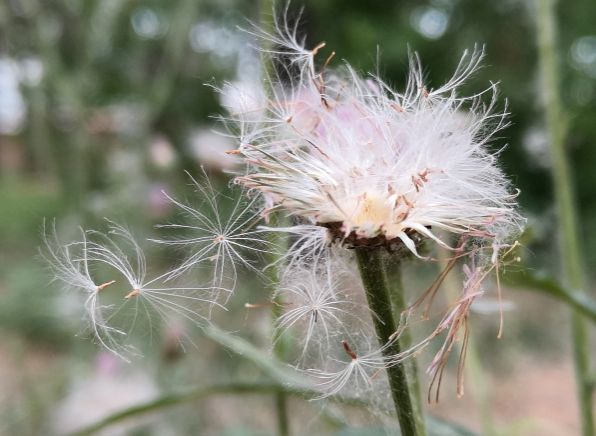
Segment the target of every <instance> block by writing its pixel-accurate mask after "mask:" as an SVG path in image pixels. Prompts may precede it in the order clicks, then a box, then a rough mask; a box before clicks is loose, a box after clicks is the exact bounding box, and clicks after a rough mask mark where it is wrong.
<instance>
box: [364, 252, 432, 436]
mask: <svg viewBox="0 0 596 436" xmlns="http://www.w3.org/2000/svg"><path fill="white" fill-rule="evenodd" d="M355 251H356V258H357V260H358V267H359V268H360V276H361V277H362V282H363V284H364V289H365V290H366V298H367V300H368V305H369V307H370V310H371V311H372V313H373V322H374V324H375V330H376V332H377V338H378V340H379V343H380V344H381V345H385V344H387V343H388V342H389V338H390V337H391V335H392V334H393V333H395V331H396V325H395V320H394V318H393V312H392V308H391V301H390V300H389V291H388V284H387V276H386V273H385V268H384V265H383V253H382V252H381V250H378V249H377V250H368V249H365V248H358V249H356V250H355ZM400 351H401V348H400V344H399V342H398V341H393V342H392V344H391V346H389V347H387V348H385V350H384V355H385V356H391V355H395V354H398V353H399V352H400ZM387 376H388V378H389V386H390V388H391V395H392V396H393V402H394V404H395V411H396V412H397V419H398V421H399V426H400V428H401V434H402V435H403V436H416V435H423V434H424V428H423V426H421V425H420V424H421V423H422V422H423V417H422V416H421V414H420V410H418V408H417V407H415V405H414V404H415V400H413V398H414V396H413V394H412V389H413V388H414V387H415V386H416V383H413V384H412V385H410V384H409V383H408V378H407V374H406V365H405V364H404V363H401V364H398V365H392V366H389V367H388V368H387Z"/></svg>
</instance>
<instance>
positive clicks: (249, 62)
mask: <svg viewBox="0 0 596 436" xmlns="http://www.w3.org/2000/svg"><path fill="white" fill-rule="evenodd" d="M300 5H301V4H300V2H298V1H294V2H293V3H292V8H291V9H292V11H294V10H295V9H298V8H299V6H300ZM262 7H263V5H262V4H260V3H259V2H258V1H256V0H255V1H240V0H218V1H216V0H178V1H165V0H162V1H159V0H134V1H132V0H129V1H127V0H70V1H68V0H53V1H41V0H4V1H3V2H2V3H0V433H2V434H6V435H16V434H18V435H37V434H64V433H66V432H68V431H72V430H74V429H76V428H78V427H77V426H82V425H84V424H91V423H92V422H94V421H96V420H98V419H100V418H101V417H104V416H107V415H108V414H109V413H110V412H115V411H117V410H118V409H119V408H123V407H126V406H130V405H133V404H136V403H140V402H143V401H146V400H149V399H152V398H155V397H156V396H159V395H160V393H163V392H171V391H174V390H176V389H177V388H184V387H187V386H189V385H200V384H201V383H202V382H205V381H208V380H226V379H228V378H230V377H236V378H238V375H240V378H242V379H246V380H250V379H251V378H254V377H255V374H256V372H257V370H256V369H255V368H254V366H253V365H251V363H250V362H244V361H242V360H239V359H237V358H234V357H233V356H231V355H230V353H228V352H226V351H224V350H222V349H221V348H219V347H217V346H216V345H214V344H213V343H211V342H208V341H203V340H202V339H200V338H198V339H197V347H192V346H191V347H189V348H188V349H187V352H186V353H180V348H179V346H178V345H176V341H175V339H174V338H176V337H178V336H179V335H180V334H181V333H180V332H179V331H175V330H176V329H172V328H171V326H170V328H168V327H167V326H162V327H161V328H160V327H158V328H157V330H158V332H157V334H156V336H155V337H154V339H153V344H152V346H151V347H148V351H147V356H146V357H145V358H144V359H141V360H138V361H135V362H134V363H133V364H132V365H127V364H124V363H122V362H118V361H113V360H112V359H111V357H110V356H107V355H105V353H103V352H101V351H100V350H98V349H97V348H96V347H95V346H94V345H93V344H91V342H90V341H88V340H86V339H85V335H84V334H81V335H77V333H81V327H82V323H81V321H80V312H78V311H77V308H76V307H73V306H74V303H73V301H72V299H73V296H72V295H69V294H64V293H63V292H61V290H60V286H59V284H55V283H50V278H51V277H50V276H49V275H48V273H47V271H46V269H45V266H44V265H43V263H42V262H40V260H39V259H38V257H37V247H38V245H39V244H40V229H41V224H42V220H43V218H44V217H46V218H50V219H51V218H54V217H55V218H56V219H57V223H58V228H59V230H60V232H61V233H62V235H63V236H64V238H65V239H68V238H70V237H76V233H77V231H78V230H77V228H78V225H84V226H89V227H94V226H98V225H99V226H101V225H102V219H103V217H105V216H108V217H111V218H114V219H116V220H118V221H120V222H125V223H126V224H128V225H129V226H130V227H131V228H133V229H134V230H135V233H136V234H137V235H141V236H147V235H151V234H153V232H154V230H153V226H154V225H155V224H157V223H163V222H164V221H167V220H168V219H170V218H171V217H172V215H173V211H172V210H171V209H170V207H169V206H168V205H167V203H166V202H164V199H163V197H162V195H161V190H162V189H165V190H167V191H168V192H173V193H179V194H180V195H184V194H185V193H187V194H188V192H190V191H189V190H188V187H187V186H186V180H185V176H184V173H183V170H189V171H190V172H193V173H194V172H197V170H198V168H199V165H201V164H203V165H205V166H206V167H207V168H208V169H209V170H210V172H211V173H212V174H213V176H214V177H215V179H216V180H217V181H216V183H219V185H220V186H221V187H223V186H225V184H226V181H227V176H226V175H225V170H227V169H229V168H230V165H233V163H231V162H230V161H228V160H226V159H227V158H226V157H225V155H224V154H223V153H222V151H223V150H227V149H232V148H234V144H233V143H230V142H229V140H228V139H226V138H224V137H221V136H218V135H217V134H215V133H213V129H216V130H217V129H219V130H222V128H221V126H218V125H217V123H215V122H214V120H213V119H212V117H211V116H212V115H216V114H218V113H221V112H222V109H221V107H220V103H221V102H219V100H218V98H217V96H216V95H215V93H214V92H213V90H212V88H210V87H208V86H205V84H206V83H215V84H219V83H221V82H222V81H223V80H230V81H235V82H240V83H241V82H242V80H243V78H247V77H252V76H253V75H254V74H255V72H257V71H258V69H259V65H258V58H257V57H255V54H254V52H253V51H252V50H251V48H250V44H251V41H250V38H249V37H248V35H246V34H244V33H241V32H239V31H238V30H237V28H236V26H237V25H241V26H244V27H246V26H247V21H246V20H247V19H249V20H253V21H258V20H259V14H260V12H259V11H260V10H261V8H262ZM291 15H295V12H291ZM595 19H596V2H594V1H592V0H576V1H574V2H561V5H560V8H559V9H558V20H559V25H560V34H559V41H558V43H559V49H560V52H559V55H560V67H561V71H562V76H563V81H562V97H563V101H564V104H565V106H566V108H567V110H568V114H569V118H568V120H567V122H568V123H569V124H568V126H569V136H568V139H567V145H568V150H569V153H570V157H571V169H572V176H573V178H574V182H575V188H576V192H577V201H578V205H579V213H580V220H579V222H580V224H581V232H582V245H583V246H582V249H583V260H584V264H585V265H586V266H587V267H588V268H587V271H588V273H589V275H590V277H589V278H590V283H592V282H593V280H594V278H595V273H594V270H593V269H592V268H591V265H594V264H595V262H596V142H595V141H596V140H595V139H594V138H596V122H595V120H596V29H595V27H594V20H595ZM534 21H535V11H534V9H533V3H532V2H528V1H524V0H501V1H493V2H478V1H472V0H434V1H400V2H389V1H384V0H368V1H343V0H309V1H305V2H304V14H303V21H302V24H301V25H300V29H301V31H302V32H304V33H305V34H307V35H308V38H307V41H308V44H307V45H308V46H310V47H312V46H314V45H316V44H317V43H319V42H321V41H325V42H326V43H327V49H329V50H334V51H335V52H336V53H337V58H336V60H335V61H334V62H335V63H336V64H337V63H339V62H341V59H346V60H348V61H349V62H350V63H351V64H352V65H353V66H355V67H356V68H357V69H358V70H361V71H371V70H372V71H376V70H377V66H378V68H379V71H380V74H381V76H382V77H383V78H385V79H386V80H387V81H388V82H389V83H390V84H394V85H396V87H397V88H398V89H399V87H400V86H401V85H403V83H404V80H405V78H406V74H407V54H408V47H409V48H411V49H412V50H414V51H417V52H418V53H419V54H420V56H421V58H422V62H423V65H424V66H425V68H426V71H427V76H428V79H429V82H428V83H429V84H430V86H431V87H432V86H437V85H439V84H440V83H441V82H442V81H444V80H446V79H447V78H448V77H449V76H450V74H451V72H452V71H453V69H454V68H455V66H456V65H457V62H458V60H459V58H460V56H461V53H462V52H463V50H464V49H466V48H472V47H473V45H474V44H475V43H479V44H485V45H486V53H487V56H486V61H485V62H484V67H483V68H482V69H481V70H480V71H479V72H478V73H477V74H476V75H475V76H474V77H473V78H472V80H470V81H469V83H468V84H467V85H466V90H467V91H470V92H478V91H480V90H482V89H484V88H485V87H486V86H487V84H488V83H489V81H499V82H500V86H499V88H500V92H501V104H504V103H503V102H504V100H505V99H507V100H508V102H509V111H510V112H511V117H510V120H511V126H510V127H508V128H507V129H506V130H504V131H503V132H502V137H501V138H499V139H498V140H497V141H495V143H494V144H493V147H494V149H495V150H497V149H500V148H502V147H503V146H504V145H506V144H508V146H507V147H506V149H505V150H504V151H503V153H502V155H501V156H502V164H503V167H504V169H505V171H506V172H507V173H508V174H509V175H510V177H511V179H512V180H513V182H514V184H515V185H516V186H517V187H519V189H520V190H521V194H520V196H519V200H520V203H521V205H522V208H523V213H524V214H525V216H527V217H528V218H529V222H528V228H529V236H528V237H527V241H524V242H525V245H526V250H525V254H524V259H523V261H524V265H527V266H529V267H530V268H531V269H532V270H534V271H542V270H545V271H550V272H551V273H554V272H556V271H557V268H558V265H559V258H558V255H557V248H556V242H557V238H558V235H557V233H556V223H555V211H554V205H553V193H552V189H551V179H550V175H549V170H550V167H551V164H550V160H549V151H548V137H547V134H546V131H545V125H544V121H543V120H544V117H543V108H542V106H541V94H542V93H543V92H544V90H543V89H541V85H540V81H539V72H538V70H537V52H536V30H535V23H534ZM377 47H379V51H380V62H379V64H378V65H377ZM149 254H150V255H151V252H150V253H149ZM153 254H154V255H155V256H162V257H161V258H159V262H162V263H164V264H167V262H168V260H167V258H165V257H164V255H163V253H162V254H159V253H153ZM245 288H246V289H244V290H242V291H241V294H240V296H239V297H238V298H237V301H236V303H233V304H232V307H231V308H230V312H229V314H228V315H227V316H228V318H221V320H220V321H221V322H220V325H223V327H224V328H226V329H234V328H242V326H246V325H248V326H250V328H249V329H247V331H248V333H246V334H245V336H248V337H249V338H251V340H252V341H253V342H254V343H256V344H259V343H260V344H261V345H262V346H263V348H264V349H266V348H267V339H268V337H267V313H266V312H257V313H255V312H247V311H246V310H245V309H243V308H242V305H243V303H244V302H245V301H248V300H251V301H254V300H259V299H260V300H264V299H266V294H265V293H264V291H263V290H260V289H258V285H256V284H255V285H254V286H246V287H245ZM244 294H246V296H243V295H244ZM505 298H506V300H507V301H508V307H509V306H510V307H511V309H510V310H508V311H507V313H506V333H505V337H504V339H503V340H500V341H497V340H496V338H495V335H496V333H495V325H496V323H497V322H498V314H495V313H492V314H490V315H483V316H476V315H475V317H476V318H474V320H473V321H474V323H475V325H474V327H475V330H474V335H475V336H476V337H477V341H476V342H477V344H478V346H477V350H476V351H477V353H476V357H477V359H475V360H474V361H473V362H472V363H471V366H472V369H471V371H472V372H473V373H474V374H475V375H474V374H473V375H472V381H470V380H468V386H469V388H468V394H467V395H466V396H465V397H464V398H463V399H456V398H455V393H454V388H452V387H451V386H449V384H448V383H445V386H446V387H445V391H444V393H443V397H442V398H443V400H442V402H441V403H439V404H438V405H433V406H431V407H430V408H429V411H430V413H431V414H433V415H435V416H438V417H444V418H446V419H449V420H450V421H454V422H458V423H461V424H463V425H465V426H466V427H467V428H469V429H472V430H475V431H486V429H487V428H489V429H491V431H494V434H507V435H517V434H524V435H525V434H528V435H534V434H535V435H546V434H548V435H571V434H576V433H577V432H578V431H579V430H578V428H579V424H578V421H577V410H576V409H577V407H576V405H575V397H574V385H573V374H572V363H571V360H570V359H571V358H570V345H569V340H568V337H569V333H568V330H569V329H568V308H567V307H566V306H565V305H562V304H560V303H558V302H556V301H555V300H551V299H549V298H548V297H546V296H543V295H540V293H532V292H526V291H523V290H519V289H509V290H507V291H506V294H505ZM234 304H235V306H234ZM230 318H233V319H232V320H230ZM184 328H185V327H184ZM181 329H183V327H181ZM83 333H84V332H83ZM186 333H188V335H189V336H191V337H192V336H193V331H188V332H186ZM593 349H594V348H593ZM428 354H430V353H428ZM423 380H424V378H423ZM424 384H426V381H425V382H424ZM245 401H246V400H245V399H244V397H243V398H234V397H233V396H223V397H217V398H213V399H212V398H209V399H205V400H201V401H198V402H191V403H188V404H184V405H182V406H177V407H174V408H170V409H168V410H167V411H163V412H159V413H157V414H152V415H149V417H145V418H143V419H141V420H136V421H133V422H132V423H130V422H128V421H127V425H128V426H126V427H122V426H115V427H112V428H110V429H109V430H108V432H107V433H105V434H139V435H140V434H159V435H167V434H225V435H253V434H255V435H256V434H272V433H273V432H274V428H275V426H274V424H273V422H274V419H273V417H272V410H271V409H272V401H271V400H270V399H268V398H266V397H263V396H257V397H256V398H254V401H251V408H250V409H249V408H247V407H246V403H245ZM292 401H295V403H292V415H291V416H292V417H293V418H292V419H293V421H294V422H293V424H292V425H293V426H294V427H295V431H296V434H301V432H304V431H306V430H305V429H306V428H309V429H310V430H309V431H312V432H313V434H319V433H320V434H346V435H348V434H374V433H373V432H374V431H376V432H377V433H379V434H383V430H382V429H378V428H377V429H374V428H372V427H367V426H370V425H372V423H374V422H375V420H374V417H370V416H368V415H367V414H366V413H364V412H358V413H354V414H353V416H351V418H353V420H354V422H351V421H350V419H348V418H346V417H345V416H343V417H342V416H340V418H341V419H340V418H337V416H336V415H342V413H344V412H345V411H342V410H335V409H333V410H330V411H327V412H325V417H326V418H325V419H322V418H321V416H320V414H321V412H320V411H319V410H317V408H318V406H317V405H316V403H308V402H303V401H299V400H292ZM328 415H330V416H335V417H336V418H337V419H335V420H333V419H330V418H329V416H328ZM308 426H310V427H308ZM363 428H364V429H363ZM358 429H360V430H358ZM358 432H360V433H358Z"/></svg>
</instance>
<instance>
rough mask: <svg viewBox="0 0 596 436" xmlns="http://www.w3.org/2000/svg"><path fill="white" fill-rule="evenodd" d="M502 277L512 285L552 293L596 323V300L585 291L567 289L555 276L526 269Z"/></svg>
mask: <svg viewBox="0 0 596 436" xmlns="http://www.w3.org/2000/svg"><path fill="white" fill-rule="evenodd" d="M502 279H503V281H504V283H505V284H507V285H508V286H510V287H514V288H524V289H526V290H529V291H536V292H540V293H543V294H546V295H550V296H551V297H553V298H556V299H558V300H560V301H562V302H564V303H566V304H568V305H569V306H571V307H573V308H574V309H575V310H577V311H578V312H580V313H581V314H583V315H584V316H585V317H586V318H588V319H590V320H591V321H592V322H595V323H596V301H594V300H593V299H591V298H590V297H589V296H588V295H586V294H584V293H580V292H575V291H572V290H570V289H567V288H566V287H564V286H563V285H562V284H561V283H559V282H558V281H557V280H556V279H555V278H553V277H549V276H548V275H546V274H540V273H538V274H537V273H532V272H530V271H529V270H524V271H508V272H507V273H505V274H503V276H502Z"/></svg>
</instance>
